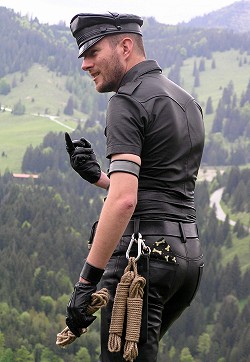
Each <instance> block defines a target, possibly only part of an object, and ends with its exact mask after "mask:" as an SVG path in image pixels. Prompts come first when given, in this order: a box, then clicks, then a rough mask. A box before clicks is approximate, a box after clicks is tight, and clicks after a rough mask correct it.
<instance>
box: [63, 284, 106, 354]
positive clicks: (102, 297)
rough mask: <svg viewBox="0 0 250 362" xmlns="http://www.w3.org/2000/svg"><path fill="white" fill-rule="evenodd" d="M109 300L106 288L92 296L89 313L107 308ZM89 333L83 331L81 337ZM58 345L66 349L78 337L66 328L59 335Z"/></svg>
mask: <svg viewBox="0 0 250 362" xmlns="http://www.w3.org/2000/svg"><path fill="white" fill-rule="evenodd" d="M108 300H109V293H108V290H107V289H106V288H102V289H101V290H99V291H98V292H96V293H93V294H92V295H91V303H90V304H89V305H88V308H87V313H88V314H89V315H90V314H94V313H95V312H96V311H97V310H98V309H100V308H102V307H105V306H106V305H107V303H108ZM86 332H87V328H83V329H82V330H81V335H82V334H84V333H86ZM56 337H57V339H56V344H57V345H58V346H59V347H66V346H67V345H69V344H71V343H72V342H74V341H75V340H76V338H77V337H76V336H75V335H74V334H73V333H72V332H71V330H70V329H69V328H68V327H66V328H64V329H63V330H62V331H61V332H60V333H58V334H57V336H56Z"/></svg>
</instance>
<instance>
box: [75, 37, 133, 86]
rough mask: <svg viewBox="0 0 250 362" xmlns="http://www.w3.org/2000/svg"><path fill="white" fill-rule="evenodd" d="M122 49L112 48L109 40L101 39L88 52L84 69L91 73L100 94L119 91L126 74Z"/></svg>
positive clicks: (84, 61)
mask: <svg viewBox="0 0 250 362" xmlns="http://www.w3.org/2000/svg"><path fill="white" fill-rule="evenodd" d="M122 60H123V58H122V55H121V48H120V47H119V45H118V46H117V47H116V48H113V47H111V46H110V43H109V40H108V39H107V38H103V39H101V40H100V41H99V42H97V43H96V44H94V45H93V46H92V47H91V48H89V49H88V50H86V52H85V53H84V58H83V62H82V69H83V70H85V71H87V72H89V74H90V76H91V77H92V78H93V81H94V82H95V86H96V90H97V91H98V92H99V93H105V92H113V91H117V89H118V88H119V85H120V82H121V80H122V78H123V76H124V74H125V72H126V67H125V64H124V63H123V62H122Z"/></svg>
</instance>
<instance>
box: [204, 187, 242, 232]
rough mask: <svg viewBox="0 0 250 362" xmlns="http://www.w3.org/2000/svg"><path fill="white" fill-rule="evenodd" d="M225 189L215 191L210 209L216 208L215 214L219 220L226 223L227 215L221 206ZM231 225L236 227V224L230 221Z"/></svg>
mask: <svg viewBox="0 0 250 362" xmlns="http://www.w3.org/2000/svg"><path fill="white" fill-rule="evenodd" d="M223 190H224V188H223V187H221V188H220V189H218V190H216V191H214V192H213V193H212V195H211V196H210V207H211V208H213V207H215V213H216V217H217V219H218V220H221V221H225V220H226V214H225V213H224V211H223V210H222V207H221V206H220V201H221V197H222V194H223ZM229 224H230V225H232V226H234V225H235V224H236V222H235V221H233V220H229Z"/></svg>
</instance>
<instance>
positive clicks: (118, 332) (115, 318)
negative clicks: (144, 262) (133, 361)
mask: <svg viewBox="0 0 250 362" xmlns="http://www.w3.org/2000/svg"><path fill="white" fill-rule="evenodd" d="M131 265H132V260H130V259H129V262H128V265H127V267H126V268H125V270H124V274H123V276H122V277H121V280H120V283H119V284H118V285H117V288H116V293H115V298H114V305H113V309H112V316H111V323H110V328H109V340H108V350H109V351H110V352H119V351H120V350H121V336H122V331H123V324H124V319H125V314H126V304H127V297H128V294H129V288H130V285H131V282H132V280H133V279H134V272H133V271H130V268H131Z"/></svg>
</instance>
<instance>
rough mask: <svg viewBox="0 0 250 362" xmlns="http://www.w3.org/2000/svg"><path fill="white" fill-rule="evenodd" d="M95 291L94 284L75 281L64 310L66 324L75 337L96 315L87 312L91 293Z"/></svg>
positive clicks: (78, 335)
mask: <svg viewBox="0 0 250 362" xmlns="http://www.w3.org/2000/svg"><path fill="white" fill-rule="evenodd" d="M95 292H96V286H95V285H91V284H85V283H81V282H77V283H76V285H75V287H74V291H73V293H72V295H71V298H70V300H69V303H68V305H67V311H66V324H67V326H68V327H69V329H70V330H71V332H72V333H74V335H75V336H76V337H80V335H81V329H82V328H87V327H88V326H89V325H90V324H91V323H93V322H94V320H95V319H96V317H94V316H92V315H88V314H87V307H88V305H89V304H90V302H91V295H92V294H93V293H95Z"/></svg>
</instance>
